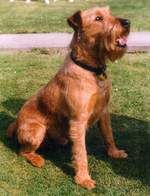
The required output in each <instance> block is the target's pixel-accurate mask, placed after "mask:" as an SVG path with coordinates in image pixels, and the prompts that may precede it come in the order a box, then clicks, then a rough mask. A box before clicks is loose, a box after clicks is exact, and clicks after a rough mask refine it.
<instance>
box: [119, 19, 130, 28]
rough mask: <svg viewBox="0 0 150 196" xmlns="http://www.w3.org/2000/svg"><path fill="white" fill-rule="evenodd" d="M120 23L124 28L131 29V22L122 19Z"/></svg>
mask: <svg viewBox="0 0 150 196" xmlns="http://www.w3.org/2000/svg"><path fill="white" fill-rule="evenodd" d="M120 23H121V24H122V26H123V27H124V28H129V27H130V21H129V20H128V19H122V18H120Z"/></svg>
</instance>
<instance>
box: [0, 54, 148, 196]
mask: <svg viewBox="0 0 150 196" xmlns="http://www.w3.org/2000/svg"><path fill="white" fill-rule="evenodd" d="M63 58H64V54H63V53H58V52H57V51H50V52H48V51H46V50H33V51H31V52H13V53H12V52H1V53H0V167H1V168H0V195H2V196H3V195H11V196H16V195H18V196H24V195H36V196H38V195H39V196H40V195H43V196H44V195H50V196H62V195H65V196H67V195H68V196H76V195H87V196H88V195H89V196H91V195H92V196H95V195H98V196H100V195H106V196H113V195H114V196H122V195H124V196H127V195H131V196H141V195H145V196H148V195H150V90H149V88H150V77H149V76H150V66H149V62H150V53H142V54H132V55H131V54H127V55H126V56H125V57H124V58H123V59H122V60H119V61H117V62H115V63H109V68H108V71H109V73H110V75H111V78H112V86H113V88H112V99H111V103H110V110H111V117H112V126H113V129H114V130H115V131H114V135H115V140H116V143H117V145H118V146H119V147H120V148H123V149H125V150H126V151H127V152H128V154H129V158H128V159H127V160H112V159H110V158H108V157H107V156H106V154H105V153H104V148H103V145H102V140H101V138H100V137H99V134H98V130H97V128H96V127H93V128H91V130H90V131H89V133H88V137H87V150H88V160H89V168H90V173H91V175H92V177H93V179H95V180H96V182H97V187H96V188H95V189H94V190H92V191H87V190H85V189H83V188H80V187H79V186H77V185H75V184H74V182H73V178H72V177H73V169H72V165H71V151H70V147H66V148H61V147H57V146H53V145H51V146H50V147H49V149H48V150H47V151H46V152H42V155H43V156H44V157H45V159H46V165H45V166H44V168H41V169H38V168H34V167H32V166H31V165H30V164H29V163H27V162H26V161H25V160H24V158H22V157H19V156H18V155H17V152H18V145H17V143H16V141H12V142H10V141H8V140H7V138H6V129H7V127H8V125H9V123H10V122H11V121H13V119H14V118H15V117H16V114H17V112H18V110H19V108H20V107H21V105H22V104H23V103H24V101H25V100H26V99H27V97H29V96H30V95H32V94H33V93H34V92H35V91H36V90H37V89H39V88H40V87H41V86H43V85H44V84H45V83H46V82H47V81H48V80H49V78H51V77H52V76H53V75H54V74H55V72H56V71H57V69H58V67H59V65H60V63H62V62H63Z"/></svg>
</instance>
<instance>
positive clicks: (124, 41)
mask: <svg viewBox="0 0 150 196" xmlns="http://www.w3.org/2000/svg"><path fill="white" fill-rule="evenodd" d="M116 46H117V47H119V48H126V47H127V37H126V36H122V37H119V38H117V40H116Z"/></svg>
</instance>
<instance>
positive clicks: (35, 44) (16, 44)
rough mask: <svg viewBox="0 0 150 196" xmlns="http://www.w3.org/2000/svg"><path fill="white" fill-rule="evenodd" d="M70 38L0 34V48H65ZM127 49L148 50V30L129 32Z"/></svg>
mask: <svg viewBox="0 0 150 196" xmlns="http://www.w3.org/2000/svg"><path fill="white" fill-rule="evenodd" d="M71 39H72V33H34V34H0V50H29V49H33V48H67V47H68V46H69V44H70V42H71ZM128 51H129V52H136V51H137V52H138V51H141V52H144V51H150V32H131V33H130V36H129V38H128Z"/></svg>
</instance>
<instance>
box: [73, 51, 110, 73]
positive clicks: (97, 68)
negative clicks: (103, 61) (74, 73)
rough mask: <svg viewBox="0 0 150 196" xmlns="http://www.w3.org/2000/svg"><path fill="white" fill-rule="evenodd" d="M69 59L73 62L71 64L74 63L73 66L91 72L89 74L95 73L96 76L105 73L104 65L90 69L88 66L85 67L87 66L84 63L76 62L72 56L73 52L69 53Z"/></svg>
mask: <svg viewBox="0 0 150 196" xmlns="http://www.w3.org/2000/svg"><path fill="white" fill-rule="evenodd" d="M70 57H71V59H72V60H73V62H74V63H75V64H77V65H79V66H80V67H82V68H83V69H86V70H88V71H91V72H93V73H95V74H96V75H101V74H104V73H105V71H106V68H107V66H106V65H103V66H102V67H92V66H90V65H87V64H84V63H82V62H80V61H78V60H77V59H76V56H75V55H74V53H73V52H71V53H70Z"/></svg>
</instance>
